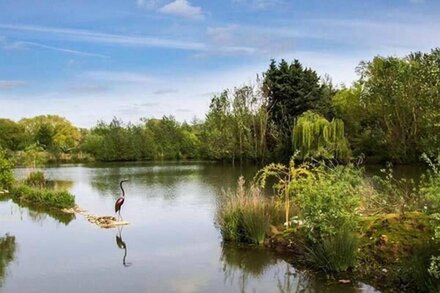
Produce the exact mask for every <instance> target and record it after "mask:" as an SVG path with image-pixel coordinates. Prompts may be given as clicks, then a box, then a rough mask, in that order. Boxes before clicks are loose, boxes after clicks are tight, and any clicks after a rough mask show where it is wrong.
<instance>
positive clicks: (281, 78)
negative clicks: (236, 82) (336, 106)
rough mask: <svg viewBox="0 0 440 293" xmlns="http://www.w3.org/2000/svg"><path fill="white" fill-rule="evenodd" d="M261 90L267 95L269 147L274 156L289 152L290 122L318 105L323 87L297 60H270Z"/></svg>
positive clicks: (290, 152)
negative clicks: (277, 61) (278, 61)
mask: <svg viewBox="0 0 440 293" xmlns="http://www.w3.org/2000/svg"><path fill="white" fill-rule="evenodd" d="M263 88H264V93H265V95H266V96H267V97H268V105H267V107H268V108H267V111H268V115H269V117H268V118H269V127H270V134H271V136H270V138H271V140H270V144H271V145H270V148H271V149H272V150H275V151H276V153H277V156H278V157H280V158H283V159H288V158H289V157H290V156H291V155H292V137H291V136H292V125H293V123H294V121H295V119H296V118H297V117H298V116H299V115H301V114H302V113H304V112H305V111H307V110H311V109H315V108H317V107H318V105H320V107H321V108H322V105H323V104H326V103H325V101H323V98H324V91H323V85H322V84H321V83H320V78H319V76H318V74H317V73H316V72H315V71H314V70H312V69H310V68H304V67H303V66H302V64H301V63H300V62H299V61H298V60H294V62H293V63H291V64H289V63H287V62H286V61H285V60H284V59H283V60H281V62H280V63H279V64H276V62H275V60H272V62H271V64H270V66H269V69H268V70H267V71H266V72H265V74H264V82H263Z"/></svg>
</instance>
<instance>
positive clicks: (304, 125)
mask: <svg viewBox="0 0 440 293" xmlns="http://www.w3.org/2000/svg"><path fill="white" fill-rule="evenodd" d="M293 148H294V152H298V155H299V157H300V158H302V159H307V158H321V159H336V160H341V161H346V160H348V159H349V158H350V157H351V150H350V147H349V145H348V141H347V138H346V137H345V133H344V122H343V121H342V120H340V119H333V120H332V121H328V120H327V119H325V118H324V117H322V116H321V115H319V114H316V113H314V112H312V111H307V112H305V113H303V114H302V115H301V116H300V117H299V118H298V120H297V121H296V122H295V125H294V127H293Z"/></svg>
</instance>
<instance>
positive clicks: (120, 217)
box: [119, 210, 123, 221]
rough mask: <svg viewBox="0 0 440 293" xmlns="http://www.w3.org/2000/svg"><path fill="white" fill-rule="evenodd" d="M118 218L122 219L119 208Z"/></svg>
mask: <svg viewBox="0 0 440 293" xmlns="http://www.w3.org/2000/svg"><path fill="white" fill-rule="evenodd" d="M119 219H120V220H121V221H122V220H123V219H122V216H121V210H119Z"/></svg>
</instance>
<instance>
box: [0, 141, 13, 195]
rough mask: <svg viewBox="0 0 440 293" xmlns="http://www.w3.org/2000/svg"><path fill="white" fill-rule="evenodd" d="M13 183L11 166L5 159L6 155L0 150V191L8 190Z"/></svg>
mask: <svg viewBox="0 0 440 293" xmlns="http://www.w3.org/2000/svg"><path fill="white" fill-rule="evenodd" d="M13 181H14V175H13V173H12V164H11V162H10V161H9V160H8V159H7V158H6V153H5V151H4V150H2V149H1V148H0V191H3V190H4V189H9V188H10V187H11V185H12V183H13Z"/></svg>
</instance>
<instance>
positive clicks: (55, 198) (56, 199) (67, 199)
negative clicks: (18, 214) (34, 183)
mask: <svg viewBox="0 0 440 293" xmlns="http://www.w3.org/2000/svg"><path fill="white" fill-rule="evenodd" d="M10 196H11V197H12V199H14V200H16V201H17V202H28V203H32V204H34V205H40V206H45V207H50V208H57V209H68V208H72V207H73V206H74V205H75V197H74V196H73V195H72V194H70V193H69V192H67V191H63V190H62V191H59V190H51V189H47V188H40V187H31V186H27V185H25V184H22V183H18V184H15V185H14V186H13V187H12V188H11V190H10Z"/></svg>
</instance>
